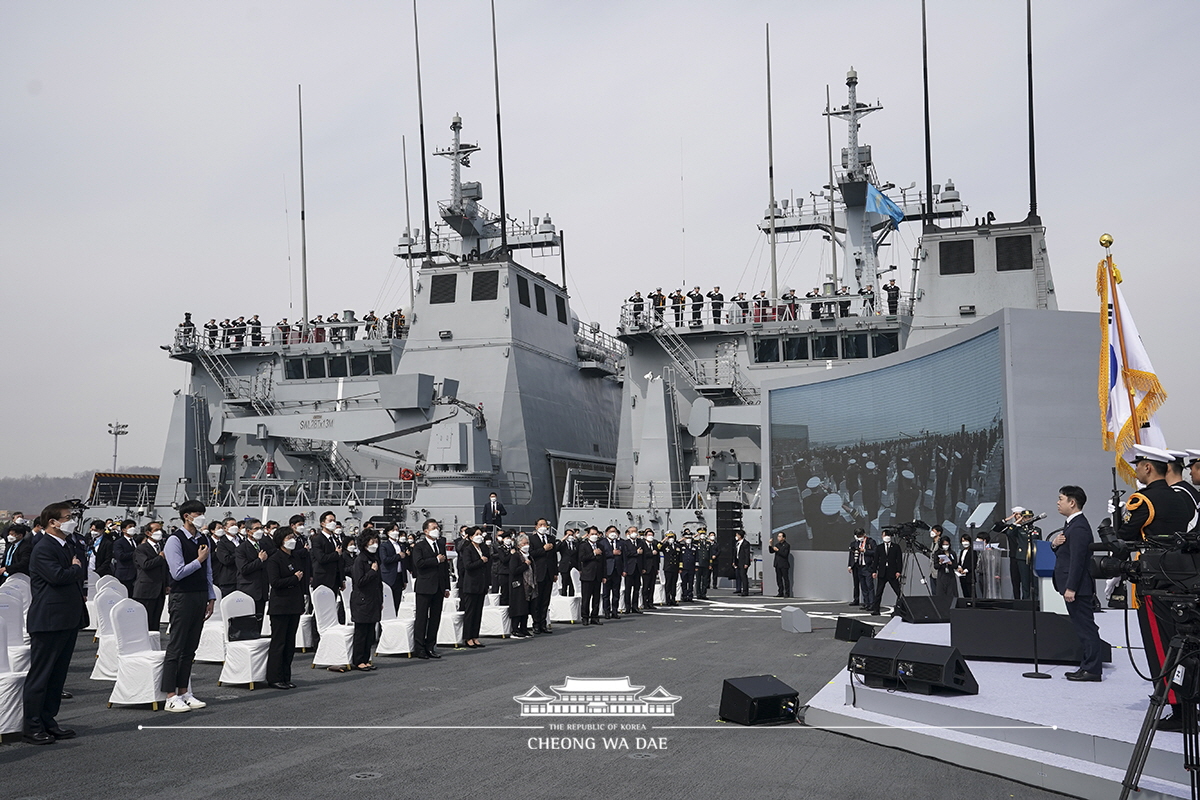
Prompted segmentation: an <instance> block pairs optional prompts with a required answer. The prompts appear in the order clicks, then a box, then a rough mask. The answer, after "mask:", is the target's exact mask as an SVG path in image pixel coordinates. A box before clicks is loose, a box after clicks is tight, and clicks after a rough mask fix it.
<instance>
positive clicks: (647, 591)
mask: <svg viewBox="0 0 1200 800" xmlns="http://www.w3.org/2000/svg"><path fill="white" fill-rule="evenodd" d="M660 561H661V558H660V556H659V555H658V548H657V547H655V545H654V531H652V530H650V529H649V528H646V530H644V531H643V532H642V556H641V559H640V560H639V562H638V564H639V566H640V567H641V570H642V608H657V607H658V606H656V605H655V604H654V585H655V584H656V583H657V582H658V566H659V563H660Z"/></svg>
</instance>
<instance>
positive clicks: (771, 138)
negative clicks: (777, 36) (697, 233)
mask: <svg viewBox="0 0 1200 800" xmlns="http://www.w3.org/2000/svg"><path fill="white" fill-rule="evenodd" d="M767 185H768V186H769V187H770V193H771V204H770V205H769V206H768V207H767V214H768V215H769V217H770V219H771V302H772V303H774V302H775V301H776V300H778V299H779V276H778V272H777V268H776V263H775V133H774V130H773V128H772V120H771V24H770V23H769V22H768V23H767Z"/></svg>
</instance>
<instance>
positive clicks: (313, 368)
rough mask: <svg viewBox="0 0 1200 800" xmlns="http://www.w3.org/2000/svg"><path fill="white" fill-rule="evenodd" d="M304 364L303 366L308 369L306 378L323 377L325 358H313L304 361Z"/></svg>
mask: <svg viewBox="0 0 1200 800" xmlns="http://www.w3.org/2000/svg"><path fill="white" fill-rule="evenodd" d="M305 362H306V364H305V365H306V366H307V367H308V377H310V378H324V377H325V356H313V357H310V358H307V359H305Z"/></svg>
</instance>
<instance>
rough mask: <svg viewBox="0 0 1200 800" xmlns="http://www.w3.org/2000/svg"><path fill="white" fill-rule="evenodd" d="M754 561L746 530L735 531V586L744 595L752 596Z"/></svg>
mask: <svg viewBox="0 0 1200 800" xmlns="http://www.w3.org/2000/svg"><path fill="white" fill-rule="evenodd" d="M872 544H874V542H872ZM752 563H754V555H753V554H752V553H751V552H750V543H749V542H747V541H746V532H745V531H734V533H733V569H734V575H735V581H736V582H735V584H734V588H735V589H737V590H738V592H737V593H738V594H740V595H741V596H742V597H749V596H750V565H751V564H752Z"/></svg>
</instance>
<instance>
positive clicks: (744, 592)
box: [733, 531, 752, 597]
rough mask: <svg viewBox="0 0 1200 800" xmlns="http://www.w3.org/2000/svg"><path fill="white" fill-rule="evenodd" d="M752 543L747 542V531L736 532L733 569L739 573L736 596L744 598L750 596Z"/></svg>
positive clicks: (734, 536)
mask: <svg viewBox="0 0 1200 800" xmlns="http://www.w3.org/2000/svg"><path fill="white" fill-rule="evenodd" d="M751 561H752V559H751V556H750V543H749V542H747V541H746V532H745V531H735V532H734V535H733V567H734V569H735V570H736V571H737V585H736V586H735V587H734V589H735V591H734V594H740V595H741V596H742V597H749V596H750V576H749V571H750V564H751Z"/></svg>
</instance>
